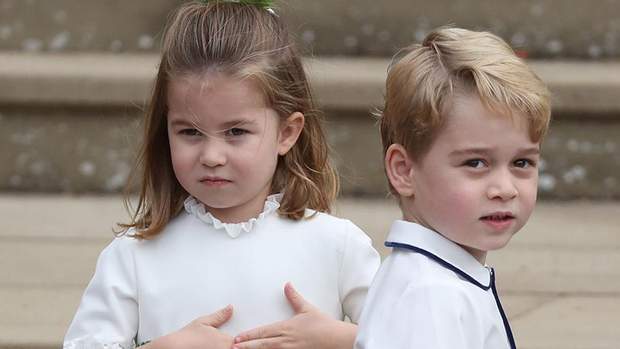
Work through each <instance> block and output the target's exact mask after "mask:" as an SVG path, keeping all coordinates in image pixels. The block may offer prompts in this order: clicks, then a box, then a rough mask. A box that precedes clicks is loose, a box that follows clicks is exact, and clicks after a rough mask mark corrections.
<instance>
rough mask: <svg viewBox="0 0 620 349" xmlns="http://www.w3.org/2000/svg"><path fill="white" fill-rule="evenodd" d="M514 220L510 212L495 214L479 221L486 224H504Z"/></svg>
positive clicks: (483, 217)
mask: <svg viewBox="0 0 620 349" xmlns="http://www.w3.org/2000/svg"><path fill="white" fill-rule="evenodd" d="M513 219H515V217H514V215H513V214H512V213H511V212H495V213H492V214H490V215H486V216H482V217H480V220H481V221H488V222H505V221H510V220H513Z"/></svg>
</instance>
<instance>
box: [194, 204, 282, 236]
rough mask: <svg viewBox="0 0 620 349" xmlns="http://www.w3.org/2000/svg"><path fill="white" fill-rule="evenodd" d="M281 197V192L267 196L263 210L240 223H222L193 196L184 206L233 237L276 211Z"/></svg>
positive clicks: (249, 229) (247, 230) (199, 217)
mask: <svg viewBox="0 0 620 349" xmlns="http://www.w3.org/2000/svg"><path fill="white" fill-rule="evenodd" d="M281 199H282V194H273V195H269V196H268V197H267V200H265V206H263V212H261V213H260V214H259V215H258V216H257V217H254V218H251V219H250V220H248V221H246V222H241V223H223V222H222V221H220V220H219V219H217V218H215V217H214V216H213V215H212V214H211V213H210V212H208V211H207V208H206V207H205V205H204V204H203V203H202V202H200V201H198V200H197V199H196V198H194V197H193V196H189V197H188V198H187V199H185V202H184V206H185V211H187V213H189V214H191V215H193V216H195V217H196V218H198V219H200V220H201V221H203V222H205V223H207V224H211V225H213V227H214V228H215V229H222V230H224V231H225V232H226V234H228V236H230V237H231V238H233V239H234V238H236V237H238V236H239V235H241V232H246V233H249V232H250V231H251V230H252V227H254V225H255V224H257V223H259V222H260V221H261V220H263V219H264V218H265V217H266V216H267V215H269V214H271V213H272V212H276V211H277V210H278V208H279V207H280V200H281Z"/></svg>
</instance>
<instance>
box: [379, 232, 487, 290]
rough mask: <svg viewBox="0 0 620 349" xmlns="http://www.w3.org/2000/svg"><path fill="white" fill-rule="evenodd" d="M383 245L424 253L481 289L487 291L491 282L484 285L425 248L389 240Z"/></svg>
mask: <svg viewBox="0 0 620 349" xmlns="http://www.w3.org/2000/svg"><path fill="white" fill-rule="evenodd" d="M385 246H387V247H396V248H404V249H406V250H412V251H414V252H418V253H420V254H423V255H425V256H426V257H428V258H431V259H433V260H435V261H436V262H437V263H439V264H441V265H443V266H444V267H446V268H448V269H450V270H452V271H453V272H455V273H457V274H459V275H460V276H461V277H463V278H464V279H465V280H467V281H469V282H471V283H472V284H474V285H476V286H478V287H480V288H481V289H483V290H485V291H488V290H489V288H491V284H489V285H488V286H485V285H483V284H481V283H479V282H478V280H476V279H474V278H473V277H471V276H470V275H469V274H467V273H466V272H464V271H462V270H461V269H459V268H457V267H456V266H454V265H452V264H450V263H448V262H446V261H445V260H443V259H442V258H441V257H439V256H436V255H434V254H433V253H431V252H428V251H427V250H423V249H421V248H419V247H415V246H411V245H407V244H403V243H400V242H391V241H386V242H385Z"/></svg>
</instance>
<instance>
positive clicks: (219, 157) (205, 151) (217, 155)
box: [200, 140, 227, 167]
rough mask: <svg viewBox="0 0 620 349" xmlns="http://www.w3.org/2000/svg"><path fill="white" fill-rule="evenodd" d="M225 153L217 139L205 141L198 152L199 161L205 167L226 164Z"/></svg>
mask: <svg viewBox="0 0 620 349" xmlns="http://www.w3.org/2000/svg"><path fill="white" fill-rule="evenodd" d="M226 159H227V158H226V153H225V149H223V147H222V145H221V144H219V142H218V141H217V140H209V141H206V142H205V144H204V145H203V147H202V152H201V153H200V163H201V164H202V165H204V166H207V167H216V166H222V165H224V164H226Z"/></svg>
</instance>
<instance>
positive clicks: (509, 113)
mask: <svg viewBox="0 0 620 349" xmlns="http://www.w3.org/2000/svg"><path fill="white" fill-rule="evenodd" d="M477 117H482V118H483V119H484V120H486V121H487V122H482V123H479V124H478V125H479V127H483V128H488V129H489V130H491V129H493V128H494V127H495V126H496V125H497V123H496V121H498V119H499V120H500V121H510V122H511V123H512V126H513V127H514V128H515V129H518V130H520V131H523V132H526V133H527V132H529V128H530V118H529V117H528V116H527V115H525V114H523V113H522V112H520V111H518V110H512V109H510V108H509V107H507V106H498V105H491V104H490V103H485V102H484V101H483V100H482V99H481V98H480V97H479V96H477V95H476V94H456V95H455V96H454V97H453V98H452V99H451V100H450V102H449V104H447V106H446V108H444V111H443V118H442V119H443V122H442V126H443V127H442V129H446V128H457V129H458V128H461V127H463V126H464V125H466V124H467V123H468V121H469V120H474V119H475V118H477ZM440 132H442V130H439V132H438V133H440Z"/></svg>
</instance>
